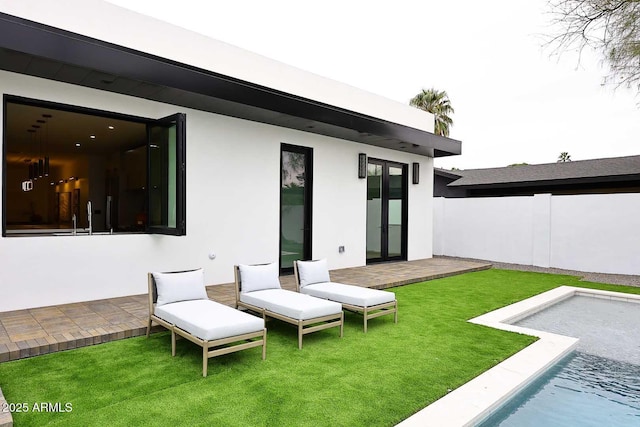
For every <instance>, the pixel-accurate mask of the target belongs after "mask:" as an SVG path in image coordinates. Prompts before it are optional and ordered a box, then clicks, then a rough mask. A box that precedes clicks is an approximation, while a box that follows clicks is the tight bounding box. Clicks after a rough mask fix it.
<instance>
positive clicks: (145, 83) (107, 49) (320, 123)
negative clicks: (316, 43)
mask: <svg viewBox="0 0 640 427" xmlns="http://www.w3.org/2000/svg"><path fill="white" fill-rule="evenodd" d="M0 69H2V70H6V71H11V72H16V73H20V74H27V75H32V76H36V77H42V78H46V79H51V80H56V81H61V82H65V83H71V84H76V85H81V86H86V87H91V88H95V89H100V90H105V91H109V92H116V93H121V94H125V95H131V96H135V97H139V98H145V99H150V100H154V101H159V102H164V103H169V104H174V105H178V106H183V107H188V108H193V109H198V110H202V111H207V112H212V113H217V114H223V115H227V116H231V117H237V118H241V119H246V120H252V121H256V122H261V123H268V124H271V125H276V126H282V127H286V128H291V129H298V130H302V131H305V132H311V133H316V134H320V135H326V136H332V137H336V138H341V139H346V140H350V141H355V142H360V143H364V144H369V145H374V146H378V147H384V148H389V149H393V150H399V151H405V152H409V153H414V154H419V155H424V156H430V157H443V156H450V155H457V154H460V153H461V143H460V141H457V140H454V139H450V138H446V137H442V136H438V135H434V134H433V133H430V132H426V131H423V130H420V129H416V128H412V127H409V126H406V125H401V124H398V123H394V122H390V121H386V120H383V119H380V118H377V117H372V116H368V115H365V114H361V113H357V112H354V111H350V110H347V109H344V108H339V107H336V106H332V105H329V104H326V103H322V102H318V101H314V100H312V99H308V98H304V97H300V96H296V95H293V94H290V93H286V92H282V91H278V90H275V89H272V88H269V87H265V86H261V85H259V84H255V83H251V82H247V81H243V80H240V79H236V78H233V77H230V76H225V75H222V74H218V73H215V72H212V71H209V70H205V69H202V68H198V67H195V66H191V65H188V64H184V63H180V62H176V61H173V60H169V59H166V58H162V57H159V56H156V55H151V54H148V53H144V52H141V51H138V50H134V49H130V48H127V47H123V46H119V45H116V44H113V43H108V42H104V41H101V40H98V39H95V38H90V37H87V36H83V35H81V34H77V33H73V32H69V31H66V30H62V29H59V28H55V27H51V26H48V25H44V24H41V23H37V22H34V21H30V20H26V19H23V18H18V17H15V16H12V15H8V14H5V13H0Z"/></svg>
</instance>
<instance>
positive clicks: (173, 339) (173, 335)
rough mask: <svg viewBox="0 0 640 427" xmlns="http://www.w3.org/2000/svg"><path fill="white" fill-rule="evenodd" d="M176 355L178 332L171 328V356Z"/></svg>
mask: <svg viewBox="0 0 640 427" xmlns="http://www.w3.org/2000/svg"><path fill="white" fill-rule="evenodd" d="M175 355H176V332H175V331H174V330H173V329H171V356H173V357H175Z"/></svg>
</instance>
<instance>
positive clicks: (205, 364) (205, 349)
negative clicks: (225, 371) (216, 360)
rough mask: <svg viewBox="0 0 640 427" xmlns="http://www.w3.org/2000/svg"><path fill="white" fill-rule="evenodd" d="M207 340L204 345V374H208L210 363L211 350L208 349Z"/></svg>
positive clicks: (204, 375)
mask: <svg viewBox="0 0 640 427" xmlns="http://www.w3.org/2000/svg"><path fill="white" fill-rule="evenodd" d="M207 348H208V346H207V342H206V341H205V342H204V343H203V345H202V376H203V377H206V376H207V366H208V364H209V354H208V353H209V352H208V351H207Z"/></svg>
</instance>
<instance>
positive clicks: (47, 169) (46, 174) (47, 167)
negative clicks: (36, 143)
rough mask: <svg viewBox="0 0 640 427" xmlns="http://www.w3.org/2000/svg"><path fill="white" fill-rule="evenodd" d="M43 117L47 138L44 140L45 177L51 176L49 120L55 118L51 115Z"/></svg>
mask: <svg viewBox="0 0 640 427" xmlns="http://www.w3.org/2000/svg"><path fill="white" fill-rule="evenodd" d="M42 117H44V119H45V120H46V122H45V123H46V125H45V130H46V135H45V136H46V138H45V140H44V176H49V120H51V117H53V116H52V115H51V114H43V115H42Z"/></svg>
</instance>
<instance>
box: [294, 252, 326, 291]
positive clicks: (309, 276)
mask: <svg viewBox="0 0 640 427" xmlns="http://www.w3.org/2000/svg"><path fill="white" fill-rule="evenodd" d="M298 279H300V287H301V288H304V287H305V286H307V285H313V284H314V283H324V282H330V281H331V278H329V268H328V267H327V260H326V259H321V260H318V261H298Z"/></svg>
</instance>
